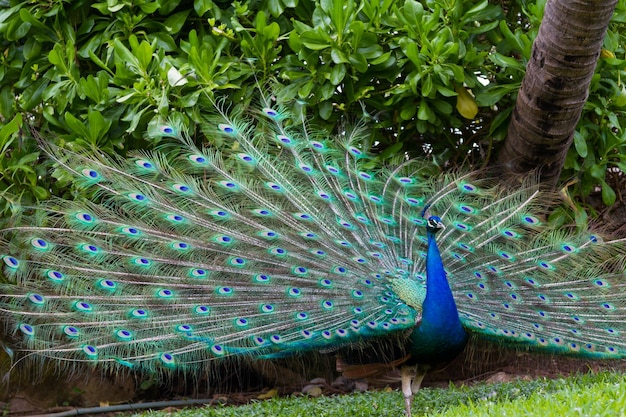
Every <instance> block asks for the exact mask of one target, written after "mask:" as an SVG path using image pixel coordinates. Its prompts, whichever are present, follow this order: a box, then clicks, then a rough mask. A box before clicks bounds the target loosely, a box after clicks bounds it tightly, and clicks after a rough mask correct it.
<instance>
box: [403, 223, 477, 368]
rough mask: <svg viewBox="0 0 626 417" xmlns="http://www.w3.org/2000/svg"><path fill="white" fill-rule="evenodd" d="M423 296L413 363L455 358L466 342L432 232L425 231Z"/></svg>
mask: <svg viewBox="0 0 626 417" xmlns="http://www.w3.org/2000/svg"><path fill="white" fill-rule="evenodd" d="M427 233H428V252H427V257H426V297H425V299H424V302H423V304H422V318H421V321H420V323H419V324H418V326H417V327H416V328H415V330H413V332H412V333H411V336H410V340H411V346H410V349H411V354H412V357H413V360H414V361H416V362H419V363H425V364H430V363H439V362H446V361H449V360H451V359H453V358H454V357H455V356H456V355H458V354H459V353H460V352H461V351H462V350H463V348H464V347H465V344H466V343H467V333H466V332H465V330H464V329H463V327H462V326H461V321H460V319H459V313H458V310H457V307H456V303H455V302H454V298H453V297H452V291H451V290H450V285H449V284H448V280H447V278H446V273H445V271H444V267H443V263H442V261H441V254H440V253H439V248H438V247H437V242H436V240H435V232H434V231H433V230H431V229H430V228H429V229H428V232H427Z"/></svg>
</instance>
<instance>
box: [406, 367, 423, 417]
mask: <svg viewBox="0 0 626 417" xmlns="http://www.w3.org/2000/svg"><path fill="white" fill-rule="evenodd" d="M425 375H426V369H425V368H424V367H421V366H419V365H414V366H403V367H402V368H400V377H401V379H402V394H403V395H404V411H405V413H406V415H407V417H411V404H412V403H413V396H414V395H415V394H417V391H419V389H420V387H421V385H422V381H423V380H424V376H425Z"/></svg>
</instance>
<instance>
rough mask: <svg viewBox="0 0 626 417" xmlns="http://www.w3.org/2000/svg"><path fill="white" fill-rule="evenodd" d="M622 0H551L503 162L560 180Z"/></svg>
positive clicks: (511, 169) (551, 180)
mask: <svg viewBox="0 0 626 417" xmlns="http://www.w3.org/2000/svg"><path fill="white" fill-rule="evenodd" d="M617 1H618V0H597V1H593V0H548V2H547V4H546V8H545V13H544V17H543V21H542V22H541V26H540V28H539V33H538V35H537V38H536V39H535V42H534V44H533V49H532V56H531V58H530V61H529V62H528V66H527V68H526V75H525V76H524V80H523V81H522V86H521V88H520V90H519V94H518V96H517V102H516V104H515V108H514V109H513V114H512V118H511V122H510V124H509V130H508V135H507V138H506V140H505V143H504V147H503V148H502V150H501V151H500V154H499V163H500V164H501V165H502V166H504V168H505V170H506V171H508V172H509V173H512V174H523V173H527V172H529V171H532V170H534V169H537V168H540V169H541V172H540V176H541V180H542V182H546V183H549V184H551V185H555V184H556V181H557V180H558V178H559V175H560V173H561V169H562V167H563V163H564V160H565V155H566V153H567V150H568V149H569V147H570V145H571V143H572V140H573V137H574V130H575V128H576V124H577V123H578V120H579V119H580V114H581V112H582V108H583V105H584V104H585V101H586V100H587V95H588V91H589V84H590V83H591V77H592V76H593V73H594V70H595V67H596V63H597V61H598V57H599V55H600V50H601V48H602V41H603V39H604V35H605V34H606V30H607V27H608V25H609V21H610V19H611V16H612V15H613V12H614V10H615V6H616V4H617Z"/></svg>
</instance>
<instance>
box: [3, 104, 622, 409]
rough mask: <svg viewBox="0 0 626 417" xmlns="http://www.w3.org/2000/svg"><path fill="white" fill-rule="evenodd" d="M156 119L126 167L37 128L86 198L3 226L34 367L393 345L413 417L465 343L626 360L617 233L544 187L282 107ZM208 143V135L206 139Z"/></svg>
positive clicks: (159, 363) (175, 364)
mask: <svg viewBox="0 0 626 417" xmlns="http://www.w3.org/2000/svg"><path fill="white" fill-rule="evenodd" d="M207 113H208V114H206V115H204V117H203V122H201V123H198V125H192V126H188V125H186V124H185V123H182V122H181V120H180V118H179V119H176V118H170V119H164V118H158V117H155V120H154V121H153V122H151V123H150V125H149V127H148V131H147V133H146V135H147V136H149V137H152V138H155V137H156V138H160V140H162V143H165V145H162V146H161V148H159V149H157V150H156V151H153V152H141V153H138V154H135V155H133V156H129V157H128V158H126V159H122V158H119V157H111V156H106V155H104V154H102V153H101V152H98V151H94V150H88V149H87V150H80V149H72V150H70V149H65V148H63V147H59V146H56V145H54V144H53V143H52V141H47V140H43V139H41V138H40V143H41V147H42V149H43V150H44V151H45V152H46V153H47V155H48V156H49V157H50V158H51V159H52V160H53V161H54V163H55V164H56V166H57V169H58V170H61V171H62V172H63V175H64V176H65V177H67V178H71V181H72V184H73V186H74V187H75V189H77V190H79V191H80V192H79V193H77V194H80V195H83V196H84V195H86V196H89V197H88V198H84V197H83V198H80V197H79V198H76V199H75V200H73V201H69V200H66V199H52V200H50V201H48V202H47V203H45V204H42V205H41V206H37V207H30V208H23V209H22V210H21V211H20V213H19V215H16V216H14V217H13V218H12V219H9V220H7V221H6V222H5V224H4V225H3V228H2V230H1V236H2V237H1V239H2V241H1V243H0V258H1V259H2V266H3V272H4V277H3V281H2V283H1V284H0V312H1V315H2V321H3V322H4V323H5V326H6V330H5V332H6V333H7V334H10V335H11V337H12V339H13V340H14V345H12V346H11V348H12V349H15V350H16V351H17V352H19V353H20V354H21V355H23V357H24V358H37V359H41V360H53V361H57V362H58V363H59V364H64V365H67V366H69V367H71V366H73V365H75V364H78V363H81V364H91V365H94V366H97V367H99V368H100V369H102V370H103V371H116V370H120V369H127V370H132V371H138V372H151V373H155V374H159V375H168V374H169V373H171V372H172V371H173V370H176V371H182V372H191V373H193V372H197V371H198V370H200V369H203V368H204V367H205V366H206V365H207V364H208V363H210V362H212V361H218V360H228V358H231V359H232V358H241V359H246V360H263V359H268V360H269V359H276V358H283V357H287V356H292V355H297V354H301V353H303V352H308V351H325V352H330V351H334V352H345V351H367V349H370V348H372V347H374V348H375V347H376V346H379V345H380V344H381V342H382V344H386V345H391V346H393V347H394V349H395V350H396V351H398V352H400V354H399V356H397V357H396V358H394V360H396V359H398V360H397V362H396V363H397V364H398V366H399V367H400V369H401V379H402V393H403V396H404V400H405V409H406V414H407V415H409V416H410V415H411V402H412V399H413V396H414V394H415V393H416V392H417V390H418V389H419V387H420V384H421V381H422V378H423V376H424V374H425V373H426V372H427V371H428V370H429V369H432V368H434V367H437V366H439V365H440V364H445V363H447V362H449V361H450V360H452V359H453V358H454V357H455V356H457V355H458V354H459V353H460V352H461V351H463V349H464V347H465V345H466V343H467V341H468V338H469V337H470V336H472V337H479V338H483V339H487V340H492V341H496V342H500V343H502V344H504V345H508V346H513V347H520V348H528V349H534V350H538V351H544V352H551V353H555V354H563V355H573V356H580V357H586V358H598V359H604V358H623V357H626V338H625V337H624V332H626V320H625V319H626V274H625V272H624V268H625V265H626V239H611V238H607V237H603V236H602V234H600V233H594V232H593V231H591V230H590V229H589V228H587V227H586V226H582V225H575V224H573V225H566V226H560V227H557V226H553V225H552V224H551V223H549V222H548V221H547V218H548V216H549V215H550V213H551V211H552V210H553V209H554V207H556V206H557V205H558V204H559V199H558V197H557V196H556V195H555V194H554V193H553V192H551V191H549V190H544V189H542V187H541V185H540V184H539V183H538V181H536V180H535V179H533V178H532V177H530V178H526V179H523V180H520V181H517V182H516V183H515V184H514V185H511V184H510V183H509V184H506V183H503V182H501V181H496V180H495V179H494V178H493V175H488V174H487V173H485V172H482V173H480V172H479V173H471V172H462V171H455V172H451V173H443V172H437V173H435V174H433V170H432V163H430V162H428V161H425V160H422V159H407V158H403V159H402V160H399V161H397V163H395V164H394V165H393V166H383V165H382V164H380V163H378V161H377V159H376V158H375V157H374V156H373V155H372V154H370V153H369V152H368V149H367V145H366V144H367V138H368V134H367V131H366V129H365V128H364V127H363V126H359V125H357V126H355V127H353V128H347V127H346V128H342V129H340V133H339V134H338V135H336V136H331V135H329V134H328V133H326V132H324V131H322V130H320V129H318V130H315V129H313V128H311V127H310V126H308V125H307V122H306V120H305V118H304V117H302V116H296V115H294V114H292V113H290V111H289V110H288V106H286V105H278V104H276V103H275V100H273V99H272V98H271V97H264V96H263V95H262V94H261V97H260V98H259V99H258V102H255V103H254V104H251V105H248V106H232V108H230V109H229V106H227V105H226V104H225V103H224V102H220V101H218V102H215V103H214V109H211V110H209V111H207ZM200 131H201V132H202V134H203V135H202V136H203V137H205V138H206V141H205V143H204V144H198V143H197V136H199V135H198V132H200Z"/></svg>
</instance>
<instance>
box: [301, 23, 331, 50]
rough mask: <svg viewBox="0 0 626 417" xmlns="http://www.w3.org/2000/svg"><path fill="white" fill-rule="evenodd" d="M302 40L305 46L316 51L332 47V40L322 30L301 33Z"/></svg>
mask: <svg viewBox="0 0 626 417" xmlns="http://www.w3.org/2000/svg"><path fill="white" fill-rule="evenodd" d="M300 40H301V41H302V44H303V45H304V46H306V47H307V48H309V49H312V50H314V51H321V50H322V49H326V48H328V47H330V46H331V45H332V39H331V38H330V36H329V35H328V34H327V33H325V32H324V31H323V30H322V29H321V28H318V29H315V30H307V31H306V32H303V33H301V34H300Z"/></svg>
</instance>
